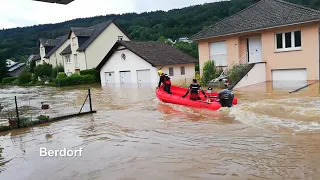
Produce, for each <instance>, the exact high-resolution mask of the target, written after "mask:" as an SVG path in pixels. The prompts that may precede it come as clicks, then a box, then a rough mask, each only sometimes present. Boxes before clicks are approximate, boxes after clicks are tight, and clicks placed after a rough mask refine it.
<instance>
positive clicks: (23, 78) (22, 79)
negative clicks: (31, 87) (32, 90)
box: [18, 69, 32, 85]
mask: <svg viewBox="0 0 320 180" xmlns="http://www.w3.org/2000/svg"><path fill="white" fill-rule="evenodd" d="M31 77H32V74H31V73H30V72H29V71H28V70H27V69H24V70H23V71H22V72H21V73H20V75H19V76H18V84H19V85H24V84H28V83H30V82H31Z"/></svg>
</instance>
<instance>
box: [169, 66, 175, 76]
mask: <svg viewBox="0 0 320 180" xmlns="http://www.w3.org/2000/svg"><path fill="white" fill-rule="evenodd" d="M169 76H174V73H173V67H171V68H169Z"/></svg>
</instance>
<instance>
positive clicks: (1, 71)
mask: <svg viewBox="0 0 320 180" xmlns="http://www.w3.org/2000/svg"><path fill="white" fill-rule="evenodd" d="M7 71H8V68H7V63H6V60H5V59H4V57H3V53H2V52H1V51H0V82H2V79H3V78H5V77H7Z"/></svg>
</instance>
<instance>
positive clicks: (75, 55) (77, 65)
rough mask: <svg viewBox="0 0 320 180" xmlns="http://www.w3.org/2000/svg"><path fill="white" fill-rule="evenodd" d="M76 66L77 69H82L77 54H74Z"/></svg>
mask: <svg viewBox="0 0 320 180" xmlns="http://www.w3.org/2000/svg"><path fill="white" fill-rule="evenodd" d="M74 63H75V64H74V65H75V68H80V64H79V62H78V59H77V54H74Z"/></svg>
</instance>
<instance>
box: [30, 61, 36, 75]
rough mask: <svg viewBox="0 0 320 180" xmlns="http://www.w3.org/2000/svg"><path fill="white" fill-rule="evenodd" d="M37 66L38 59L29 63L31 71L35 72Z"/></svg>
mask: <svg viewBox="0 0 320 180" xmlns="http://www.w3.org/2000/svg"><path fill="white" fill-rule="evenodd" d="M35 67H36V61H31V62H30V65H29V72H31V73H34V68H35Z"/></svg>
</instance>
